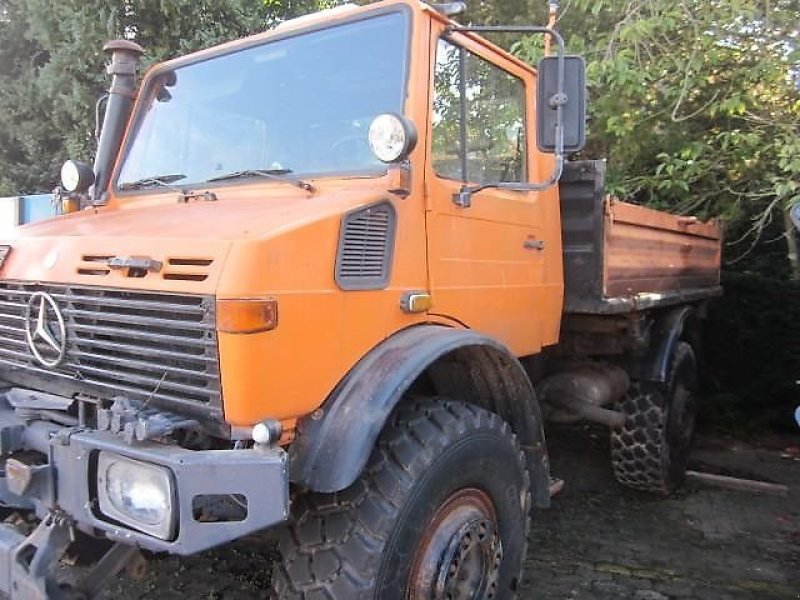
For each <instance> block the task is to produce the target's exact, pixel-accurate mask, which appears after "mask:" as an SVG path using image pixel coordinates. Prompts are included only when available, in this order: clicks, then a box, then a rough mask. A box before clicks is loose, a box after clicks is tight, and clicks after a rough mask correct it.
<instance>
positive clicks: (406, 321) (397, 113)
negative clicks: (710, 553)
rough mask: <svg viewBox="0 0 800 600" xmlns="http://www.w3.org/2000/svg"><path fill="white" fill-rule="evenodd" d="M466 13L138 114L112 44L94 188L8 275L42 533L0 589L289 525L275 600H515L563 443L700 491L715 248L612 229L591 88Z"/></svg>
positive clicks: (337, 12)
mask: <svg viewBox="0 0 800 600" xmlns="http://www.w3.org/2000/svg"><path fill="white" fill-rule="evenodd" d="M458 4H460V3H450V4H447V5H428V4H425V3H422V2H419V1H417V0H385V1H383V2H377V3H374V4H370V5H368V6H361V7H357V6H344V7H340V8H337V9H333V10H331V11H324V12H322V13H318V14H315V15H312V16H309V17H304V18H301V19H297V20H293V21H288V22H286V23H284V24H282V25H280V26H279V27H277V28H276V29H274V30H272V31H270V32H267V33H264V34H261V35H257V36H254V37H250V38H247V39H242V40H237V41H234V42H231V43H228V44H223V45H221V46H218V47H214V48H210V49H208V50H204V51H202V52H197V53H195V54H190V55H188V56H184V57H180V58H176V59H175V60H170V61H167V62H165V63H162V64H158V65H156V66H154V67H153V68H151V69H150V70H149V71H148V72H147V74H146V75H145V76H144V78H143V80H142V83H141V85H140V86H139V85H138V84H137V83H136V81H135V80H136V75H137V65H138V60H139V55H140V54H141V52H142V49H141V48H139V47H138V46H137V45H136V44H134V43H133V42H130V41H124V40H123V41H117V42H112V43H109V44H108V45H107V46H106V50H108V52H109V53H110V63H109V66H108V71H109V74H110V75H111V76H112V84H111V88H110V90H109V98H108V103H107V108H106V112H105V117H104V120H103V128H102V135H101V138H100V141H99V147H98V151H97V158H96V160H95V164H94V165H93V166H89V165H87V164H84V163H81V162H79V161H67V162H66V163H65V164H64V167H63V169H62V182H63V187H62V189H61V190H60V191H58V194H59V198H60V201H61V202H62V203H63V206H64V207H65V210H64V212H65V214H64V215H62V216H59V217H57V218H55V219H52V220H50V221H47V222H43V223H38V224H34V225H31V226H27V227H23V228H21V229H19V230H18V233H17V234H16V236H15V237H14V238H13V239H8V240H4V245H2V246H1V247H0V383H2V393H0V454H1V455H2V461H3V469H2V478H0V501H1V502H2V503H3V504H4V505H5V507H6V508H7V509H9V510H15V511H27V512H29V513H30V514H31V515H33V516H34V517H35V519H36V521H34V522H38V524H37V525H36V526H35V528H33V529H32V530H28V531H25V532H23V531H19V530H17V529H15V528H14V527H12V526H11V525H7V524H6V525H2V526H0V590H3V591H4V592H6V593H7V594H9V595H10V596H11V597H12V598H19V599H38V598H78V597H93V596H95V595H97V594H98V593H100V590H102V589H103V587H104V586H105V584H107V583H108V581H109V580H111V579H113V578H114V577H116V576H117V574H118V573H120V572H122V571H123V570H124V569H126V568H127V569H128V570H129V571H133V572H140V571H141V567H142V561H143V555H142V553H141V552H140V551H141V550H144V551H149V552H168V553H172V554H178V555H191V554H194V553H197V552H200V551H203V550H205V549H208V548H211V547H214V546H218V545H221V544H224V543H227V542H230V541H232V540H235V539H238V538H241V537H243V536H245V535H248V534H250V533H253V532H255V531H259V530H263V529H266V528H270V527H274V528H276V529H277V530H278V531H279V535H280V540H281V542H280V549H281V554H282V559H281V561H280V563H278V564H276V565H275V567H274V570H273V575H272V588H273V590H272V593H273V595H274V597H276V598H279V599H289V598H304V599H307V600H308V599H311V598H322V597H325V598H334V599H340V600H343V599H353V598H381V599H401V598H403V599H408V598H414V599H421V598H426V599H428V598H436V599H439V598H459V599H461V598H476V599H479V598H511V597H513V596H514V595H515V589H516V587H517V584H518V582H519V581H520V577H521V570H522V563H523V558H524V557H525V554H526V551H527V540H528V533H529V524H530V515H531V513H532V511H534V509H535V508H542V507H546V506H548V504H549V501H550V485H551V478H550V472H549V467H548V456H547V450H546V446H545V436H544V422H545V420H550V421H556V422H575V421H580V420H589V421H595V422H599V423H604V424H606V425H608V427H609V429H610V431H611V449H612V456H611V458H612V463H613V467H614V472H615V474H616V476H617V478H618V479H619V480H620V481H621V482H622V483H623V484H627V485H630V486H632V487H635V488H639V489H644V490H650V491H655V492H658V493H668V492H669V491H671V490H672V489H674V488H675V487H676V486H677V485H679V484H680V482H681V479H682V476H683V473H684V470H685V467H686V460H687V455H688V452H689V448H690V446H691V441H692V433H693V423H694V407H695V402H696V383H697V371H698V368H697V365H698V358H697V357H698V355H699V351H700V344H701V327H700V324H701V320H702V318H703V315H704V311H705V307H706V305H707V303H708V301H709V300H710V299H711V298H713V297H714V296H716V295H718V294H719V293H720V287H719V265H720V229H719V226H718V225H717V224H716V223H703V222H698V221H697V220H696V219H693V218H687V217H680V216H673V215H669V214H665V213H662V212H657V211H653V210H649V209H646V208H642V207H639V206H634V205H631V204H627V203H625V202H621V201H619V200H617V199H614V198H609V197H607V196H606V194H605V191H604V175H605V163H603V162H602V161H579V162H568V161H567V160H565V156H566V155H567V154H569V153H571V152H574V151H577V150H579V149H580V148H581V146H582V145H583V138H584V122H585V114H584V110H585V108H584V102H585V101H584V85H585V84H584V75H583V63H582V61H581V60H580V59H579V58H576V57H571V56H565V54H564V50H563V41H562V39H561V36H560V35H559V34H558V32H556V31H554V30H552V29H550V28H546V27H514V28H499V27H465V26H459V25H458V24H457V23H456V22H455V21H453V20H451V19H450V16H452V14H453V13H454V12H455V9H457V8H458V6H457V5H458ZM500 30H502V31H512V32H519V33H531V34H543V35H544V36H546V37H547V38H548V40H549V42H550V43H551V45H552V49H553V51H552V52H551V53H550V55H549V56H547V57H545V58H544V59H543V61H542V62H541V63H540V64H539V66H538V68H537V69H533V68H532V67H530V66H529V65H527V64H525V63H524V62H522V61H520V60H519V59H518V58H516V57H515V56H513V55H511V54H510V53H508V52H506V51H504V50H502V49H501V48H499V47H497V46H496V45H494V44H492V43H490V42H489V41H487V40H486V39H485V38H484V37H482V35H481V34H483V33H486V32H489V33H491V32H494V31H500ZM560 475H563V476H564V477H566V478H568V476H569V474H568V473H565V474H560ZM29 522H30V521H29ZM87 537H88V538H90V539H91V538H93V539H95V540H100V541H98V542H96V543H97V544H105V548H106V549H107V552H106V553H105V554H104V555H103V557H102V558H101V559H100V560H99V561H98V562H96V564H94V566H92V567H90V568H88V569H85V570H83V571H82V572H81V573H80V576H79V577H73V576H70V577H65V576H64V573H65V569H66V568H65V567H64V565H60V563H59V561H60V559H61V557H62V556H63V555H64V553H65V552H66V551H67V549H68V548H69V547H70V546H71V545H73V543H74V542H75V541H76V540H77V539H78V538H87ZM265 568H266V565H265ZM265 593H266V592H265Z"/></svg>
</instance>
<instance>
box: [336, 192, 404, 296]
mask: <svg viewBox="0 0 800 600" xmlns="http://www.w3.org/2000/svg"><path fill="white" fill-rule="evenodd" d="M396 228H397V214H396V212H395V209H394V206H392V204H391V203H390V202H388V201H383V202H378V203H377V204H373V205H371V206H368V207H366V208H362V209H359V210H357V211H354V212H351V213H349V214H347V215H345V216H344V219H343V220H342V230H341V234H340V237H339V251H338V254H337V257H336V283H337V284H338V285H339V287H340V288H342V289H344V290H379V289H384V288H385V287H386V286H387V285H388V284H389V278H390V275H391V269H392V258H393V254H394V240H395V230H396Z"/></svg>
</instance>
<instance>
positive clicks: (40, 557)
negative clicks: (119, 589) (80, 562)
mask: <svg viewBox="0 0 800 600" xmlns="http://www.w3.org/2000/svg"><path fill="white" fill-rule="evenodd" d="M2 527H3V528H4V529H3V531H2V532H0V538H4V539H3V542H5V543H7V542H8V539H9V538H10V537H11V536H14V535H16V536H17V537H18V541H17V543H15V544H14V545H13V546H12V547H8V546H6V548H9V550H8V551H7V554H6V555H5V556H4V557H0V558H5V560H4V561H3V563H5V566H6V568H7V570H6V571H5V572H3V573H0V579H4V580H0V584H2V585H0V589H4V590H8V593H9V595H10V597H11V600H79V599H90V598H94V597H96V596H97V595H98V594H99V593H100V592H101V591H102V590H103V589H104V587H105V586H106V584H108V583H109V581H110V580H112V579H113V578H114V577H116V576H117V574H118V573H119V572H120V571H122V570H123V569H125V570H126V571H127V573H128V575H129V576H131V577H132V578H136V579H141V578H142V577H144V575H145V573H146V561H145V558H144V556H142V554H141V552H139V549H138V548H137V547H136V546H128V545H125V544H119V543H117V544H114V545H113V546H112V547H111V548H110V549H109V550H108V552H106V553H105V554H104V555H103V557H102V558H101V559H100V560H99V561H98V562H97V563H96V564H95V565H94V566H93V567H92V568H91V569H90V570H89V571H88V572H87V573H86V574H85V575H84V576H83V577H81V578H80V579H79V580H78V582H77V583H76V584H68V583H65V582H62V581H59V580H58V579H57V578H56V572H57V569H58V564H59V561H60V560H61V558H62V557H63V556H64V553H65V552H66V550H67V548H68V547H69V545H70V544H71V543H73V542H74V541H75V527H74V521H73V519H72V517H70V515H68V514H67V513H65V512H64V511H63V510H61V509H60V508H57V507H56V508H54V509H52V510H51V511H50V513H48V515H47V516H46V517H45V518H44V519H42V521H41V523H39V525H38V526H37V527H36V529H34V530H33V533H31V534H30V535H29V536H28V537H27V538H23V537H22V535H21V534H19V533H12V528H11V527H10V526H8V525H5V526H2ZM14 531H15V530H14ZM3 549H4V550H5V548H3ZM4 554H5V553H4Z"/></svg>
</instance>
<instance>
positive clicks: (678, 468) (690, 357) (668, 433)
mask: <svg viewBox="0 0 800 600" xmlns="http://www.w3.org/2000/svg"><path fill="white" fill-rule="evenodd" d="M696 386H697V366H696V362H695V356H694V352H693V351H692V347H691V346H690V345H689V344H687V343H685V342H679V343H678V345H677V346H676V348H675V351H674V353H673V355H672V365H671V370H670V378H669V381H667V382H666V383H663V384H652V383H644V382H639V383H633V385H631V389H630V391H629V392H628V394H627V395H626V396H625V398H624V399H623V400H622V401H621V402H620V403H619V404H618V406H617V407H616V408H617V410H620V411H621V412H623V413H624V414H625V415H626V417H627V418H626V422H625V426H624V427H622V428H621V429H616V430H612V431H611V462H612V465H613V468H614V475H615V477H616V478H617V480H618V481H619V482H620V483H622V484H624V485H626V486H628V487H631V488H635V489H639V490H645V491H649V492H656V493H661V494H669V493H670V492H672V491H674V490H675V489H676V488H678V487H679V486H680V485H681V484H682V483H683V480H684V477H685V474H686V465H687V462H688V460H689V453H690V452H691V449H692V443H693V441H694V425H695V408H696V407H695V403H696Z"/></svg>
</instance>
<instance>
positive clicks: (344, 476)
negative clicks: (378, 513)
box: [289, 325, 549, 506]
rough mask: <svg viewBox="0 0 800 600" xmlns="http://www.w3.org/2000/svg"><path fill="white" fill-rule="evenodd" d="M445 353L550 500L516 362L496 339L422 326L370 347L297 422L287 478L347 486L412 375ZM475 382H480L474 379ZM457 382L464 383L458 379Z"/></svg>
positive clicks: (535, 425) (319, 488)
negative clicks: (504, 426)
mask: <svg viewBox="0 0 800 600" xmlns="http://www.w3.org/2000/svg"><path fill="white" fill-rule="evenodd" d="M445 355H448V356H452V359H453V361H455V362H456V363H459V367H461V366H462V365H463V369H461V370H460V371H459V372H462V371H463V379H464V380H465V381H467V382H473V383H475V384H477V385H474V386H473V388H474V393H472V394H470V397H469V398H459V399H462V400H466V401H471V402H475V403H478V404H481V405H483V406H484V407H486V408H488V409H489V410H492V411H494V412H496V413H497V414H498V415H499V416H500V417H502V418H504V419H505V420H506V421H508V422H509V424H510V425H511V427H512V428H513V429H514V431H515V434H516V435H517V436H518V438H519V439H520V442H521V443H522V445H523V447H524V448H525V450H526V451H527V453H528V458H529V463H530V467H531V477H532V484H533V494H534V499H535V502H536V504H537V505H538V506H546V505H547V504H548V503H549V492H548V486H549V466H548V460H547V451H546V448H545V442H544V432H543V430H542V419H541V413H540V411H539V405H538V402H537V401H536V396H535V393H534V391H533V387H532V385H531V383H530V380H529V379H528V377H527V375H526V373H525V371H524V369H523V368H522V365H520V363H519V361H518V360H517V359H516V358H515V357H514V356H513V355H511V353H510V352H509V351H508V350H507V349H506V348H505V347H504V346H503V345H502V344H500V343H498V342H496V341H495V340H492V339H490V338H487V337H485V336H483V335H480V334H478V333H476V332H474V331H471V330H464V329H452V328H449V327H444V326H441V325H421V326H417V327H412V328H410V329H406V330H403V331H401V332H399V333H397V334H395V335H393V336H392V337H390V338H388V339H387V340H385V341H384V342H382V343H381V344H379V345H378V346H377V347H375V348H374V349H373V350H371V351H370V352H369V353H368V354H367V355H366V356H365V357H364V358H363V359H362V360H361V361H359V363H358V364H357V365H356V366H355V367H354V368H353V369H352V370H351V371H350V373H348V375H347V376H346V377H345V378H344V379H343V380H342V382H341V383H340V384H339V385H338V386H337V387H336V389H335V390H334V391H333V392H332V393H331V395H330V396H329V397H328V399H327V400H326V401H325V403H324V405H323V406H322V408H321V409H320V410H318V411H316V412H314V413H313V414H312V415H310V416H308V417H306V418H304V419H303V420H301V421H300V423H299V424H298V435H297V438H296V439H295V441H294V442H293V444H292V446H291V448H290V451H289V478H290V480H291V481H292V482H293V483H295V484H297V485H300V486H302V487H304V488H307V489H310V490H312V491H316V492H321V493H333V492H338V491H341V490H344V489H346V488H347V487H349V486H350V485H352V484H353V483H354V482H355V480H356V479H357V478H358V476H359V475H360V474H361V472H362V470H363V469H364V467H365V466H366V464H367V461H368V460H369V457H370V455H371V453H372V449H373V448H374V446H375V443H376V441H377V439H378V436H379V435H380V433H381V431H382V430H383V428H384V425H385V423H386V421H387V419H388V418H389V416H390V415H391V413H392V411H393V410H394V409H395V407H396V406H397V404H398V403H399V402H400V400H401V399H402V398H403V395H404V394H405V393H406V391H407V390H408V389H409V387H410V386H411V385H412V384H413V383H414V381H415V380H416V379H417V378H418V377H419V376H420V375H421V374H422V373H423V372H424V371H425V370H426V369H427V368H428V367H430V366H431V365H433V364H434V363H435V362H436V361H437V360H439V359H441V358H442V357H444V356H445ZM478 382H480V383H479V384H478ZM459 387H461V388H463V384H460V385H459Z"/></svg>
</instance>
